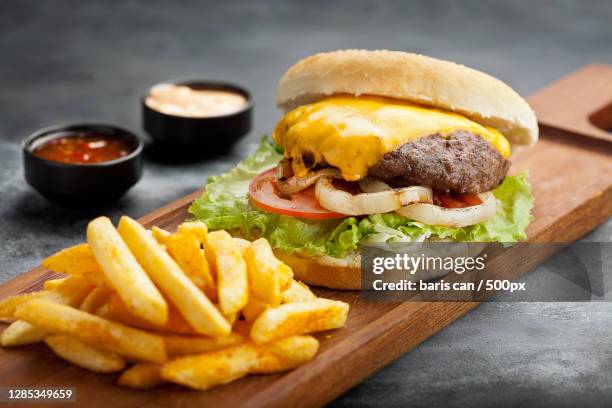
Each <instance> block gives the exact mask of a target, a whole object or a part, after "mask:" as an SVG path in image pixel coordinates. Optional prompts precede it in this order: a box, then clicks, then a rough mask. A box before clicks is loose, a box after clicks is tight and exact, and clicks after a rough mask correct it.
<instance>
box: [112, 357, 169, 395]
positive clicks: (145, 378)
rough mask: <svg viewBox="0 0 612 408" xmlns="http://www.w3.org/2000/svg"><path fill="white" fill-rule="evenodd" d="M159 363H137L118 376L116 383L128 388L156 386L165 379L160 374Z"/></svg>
mask: <svg viewBox="0 0 612 408" xmlns="http://www.w3.org/2000/svg"><path fill="white" fill-rule="evenodd" d="M161 367H162V366H161V364H155V363H138V364H134V365H133V366H131V367H130V368H128V369H127V370H125V371H124V372H123V373H121V375H120V376H119V379H118V380H117V384H119V385H123V386H125V387H130V388H138V389H146V388H152V387H156V386H158V385H161V384H163V383H164V382H165V381H164V379H163V378H162V376H161Z"/></svg>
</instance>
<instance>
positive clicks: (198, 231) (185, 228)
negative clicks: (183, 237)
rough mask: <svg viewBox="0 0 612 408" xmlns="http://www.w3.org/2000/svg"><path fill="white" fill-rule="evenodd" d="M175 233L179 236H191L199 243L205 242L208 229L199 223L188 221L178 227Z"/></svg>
mask: <svg viewBox="0 0 612 408" xmlns="http://www.w3.org/2000/svg"><path fill="white" fill-rule="evenodd" d="M176 232H177V233H179V234H193V235H195V237H196V238H197V239H198V241H200V242H201V243H204V242H206V235H207V234H208V228H207V227H206V224H204V223H203V222H201V221H188V222H184V223H182V224H181V225H179V226H178V228H177V229H176Z"/></svg>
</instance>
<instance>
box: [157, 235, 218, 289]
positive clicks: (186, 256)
mask: <svg viewBox="0 0 612 408" xmlns="http://www.w3.org/2000/svg"><path fill="white" fill-rule="evenodd" d="M166 249H167V250H168V253H169V254H170V255H171V256H172V258H173V259H174V260H175V261H176V262H177V263H178V264H179V266H180V267H181V269H183V271H184V272H185V274H186V275H187V277H188V278H189V279H191V281H192V282H193V283H194V284H195V285H196V286H197V287H198V288H199V289H201V290H203V291H204V293H205V294H206V296H208V298H209V299H210V300H212V301H215V300H216V299H217V288H216V285H215V282H214V280H213V276H212V274H211V271H210V267H209V265H208V261H207V260H206V257H205V256H204V250H203V249H202V247H201V242H200V241H199V240H198V238H197V236H196V235H195V234H190V233H184V232H178V233H176V234H174V235H171V236H170V237H168V239H167V240H166Z"/></svg>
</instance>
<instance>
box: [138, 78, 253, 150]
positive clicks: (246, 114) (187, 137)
mask: <svg viewBox="0 0 612 408" xmlns="http://www.w3.org/2000/svg"><path fill="white" fill-rule="evenodd" d="M163 83H166V84H173V85H184V86H188V87H190V88H193V89H205V90H217V91H228V92H232V93H237V94H240V95H242V96H244V98H245V99H246V103H245V104H244V106H243V107H242V108H241V109H240V110H238V111H236V112H233V113H230V114H226V115H221V116H210V117H186V116H176V115H170V114H166V113H162V112H160V111H157V110H155V109H153V108H151V107H149V106H148V105H147V103H146V99H147V97H148V96H149V94H150V92H151V88H149V89H148V90H147V91H146V93H145V94H144V95H143V96H142V99H141V104H142V118H143V127H144V129H145V131H146V132H147V133H148V134H149V136H151V138H153V139H154V140H155V143H156V144H157V146H156V147H158V148H159V147H161V148H162V149H164V151H165V152H167V153H171V152H179V153H186V154H188V155H190V156H203V157H212V156H217V155H220V154H223V153H225V152H227V151H228V150H230V148H231V147H232V146H233V145H234V144H235V143H236V142H237V141H238V140H240V138H242V137H243V136H244V135H246V134H247V133H249V131H250V130H251V123H252V114H253V101H252V99H251V95H250V93H249V92H248V91H247V90H246V89H244V88H242V87H240V86H238V85H234V84H230V83H226V82H215V81H199V80H181V81H168V82H163Z"/></svg>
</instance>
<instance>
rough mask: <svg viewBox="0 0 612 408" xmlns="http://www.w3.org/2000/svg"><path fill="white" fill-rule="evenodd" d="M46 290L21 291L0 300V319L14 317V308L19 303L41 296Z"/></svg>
mask: <svg viewBox="0 0 612 408" xmlns="http://www.w3.org/2000/svg"><path fill="white" fill-rule="evenodd" d="M47 293H49V292H48V291H41V292H31V293H23V294H21V295H15V296H9V297H6V298H4V299H2V300H0V319H7V320H10V319H14V318H15V310H16V309H17V307H18V306H19V305H21V304H22V303H25V302H27V301H29V300H32V299H36V298H40V297H43V296H44V295H45V294H47Z"/></svg>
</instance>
